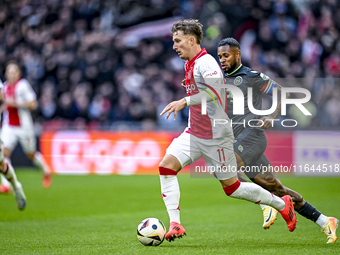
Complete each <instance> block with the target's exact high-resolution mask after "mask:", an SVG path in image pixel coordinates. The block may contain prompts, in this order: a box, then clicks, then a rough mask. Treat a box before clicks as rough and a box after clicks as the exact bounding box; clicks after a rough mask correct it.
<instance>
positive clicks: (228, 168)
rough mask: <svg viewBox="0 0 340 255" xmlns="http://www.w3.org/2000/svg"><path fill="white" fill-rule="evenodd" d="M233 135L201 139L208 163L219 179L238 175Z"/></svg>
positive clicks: (201, 145) (204, 155)
mask: <svg viewBox="0 0 340 255" xmlns="http://www.w3.org/2000/svg"><path fill="white" fill-rule="evenodd" d="M233 140H234V139H233V137H224V138H220V139H212V140H205V139H201V140H200V147H201V149H202V152H203V157H204V159H205V162H206V164H207V165H208V166H209V167H211V169H212V170H213V171H214V175H215V177H216V178H217V179H218V180H220V181H221V180H227V179H231V178H234V177H235V176H237V164H236V158H235V155H234V149H233Z"/></svg>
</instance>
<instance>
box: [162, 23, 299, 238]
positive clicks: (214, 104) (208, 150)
mask: <svg viewBox="0 0 340 255" xmlns="http://www.w3.org/2000/svg"><path fill="white" fill-rule="evenodd" d="M171 31H172V35H173V42H174V45H173V49H174V50H175V51H176V52H177V53H178V55H179V56H180V58H182V59H186V60H187V61H186V64H185V70H186V75H185V85H186V91H187V97H185V98H182V99H181V100H178V101H173V102H171V103H170V104H168V105H167V106H166V107H165V108H164V110H163V111H162V113H161V115H163V114H165V113H167V116H166V118H169V116H170V115H171V113H172V112H173V113H174V120H176V116H177V113H178V111H180V110H182V109H183V108H184V107H185V106H187V105H189V106H190V113H189V114H190V115H189V123H188V127H187V128H186V129H185V131H184V132H183V133H182V134H181V135H180V136H179V137H178V138H175V139H174V140H173V141H172V143H171V144H170V146H169V147H168V149H167V152H166V155H165V156H164V158H163V159H162V161H161V162H160V164H159V173H160V182H161V191H162V197H163V200H164V203H165V206H166V208H167V211H168V214H169V218H170V227H169V232H168V233H167V234H166V236H165V238H166V239H167V240H168V241H173V240H174V239H175V238H180V237H182V236H183V235H185V234H186V231H185V229H184V227H183V226H182V225H181V222H180V213H179V200H180V190H179V184H178V180H177V173H178V172H179V171H180V170H181V169H182V168H183V167H185V166H187V165H190V164H192V163H193V162H195V161H196V160H197V159H199V158H200V157H202V156H203V157H204V159H205V162H206V163H207V165H208V166H210V167H215V168H218V167H220V169H223V167H227V168H228V169H232V170H230V171H229V170H228V171H215V173H214V175H215V177H216V178H217V179H218V180H219V181H220V183H221V185H222V188H223V190H224V192H225V193H226V195H228V196H230V197H234V198H238V199H245V200H248V201H251V202H254V203H260V202H261V204H267V205H270V206H272V207H274V208H276V209H277V210H278V211H279V212H280V213H281V215H282V216H283V218H284V219H285V220H286V223H287V226H288V229H289V231H293V230H294V229H295V226H296V216H295V213H294V207H293V202H292V199H291V197H290V196H285V197H283V198H282V199H281V198H279V197H277V196H275V195H272V194H271V193H269V192H268V191H267V190H265V189H263V188H261V187H260V186H258V185H256V184H253V183H244V182H242V183H241V182H240V181H239V180H238V179H237V171H236V169H237V165H236V159H235V156H234V150H233V140H234V136H233V133H232V128H231V126H230V125H227V124H223V125H214V124H213V123H214V119H228V116H227V114H226V109H225V104H226V90H225V89H224V88H221V87H220V88H219V87H218V86H219V85H220V86H221V85H222V84H223V81H224V80H223V73H222V71H221V69H220V67H219V65H218V63H217V62H216V60H215V59H214V58H213V57H212V56H211V55H209V54H208V53H207V52H206V50H205V49H201V46H200V43H201V40H202V37H203V32H202V24H200V23H199V22H198V20H193V19H187V20H180V21H178V22H176V23H175V24H174V25H173V26H172V29H171ZM208 94H209V95H212V96H207V97H205V98H206V99H205V100H206V102H207V103H206V114H205V115H204V114H203V115H202V114H201V110H202V109H201V102H202V98H203V97H204V96H205V95H208ZM224 169H226V168H224Z"/></svg>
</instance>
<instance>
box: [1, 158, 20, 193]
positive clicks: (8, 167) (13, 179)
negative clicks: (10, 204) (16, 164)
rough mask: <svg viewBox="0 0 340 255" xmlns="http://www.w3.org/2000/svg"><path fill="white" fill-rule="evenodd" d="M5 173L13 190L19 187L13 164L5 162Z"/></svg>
mask: <svg viewBox="0 0 340 255" xmlns="http://www.w3.org/2000/svg"><path fill="white" fill-rule="evenodd" d="M3 173H4V176H5V177H6V179H7V180H8V181H9V182H10V183H11V184H12V186H13V188H14V189H16V188H17V187H18V179H17V176H16V174H15V172H14V168H13V166H12V165H11V163H7V162H5V169H4V170H3Z"/></svg>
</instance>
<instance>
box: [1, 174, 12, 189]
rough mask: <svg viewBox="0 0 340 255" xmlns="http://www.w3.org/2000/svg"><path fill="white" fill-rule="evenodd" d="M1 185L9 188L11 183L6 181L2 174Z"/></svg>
mask: <svg viewBox="0 0 340 255" xmlns="http://www.w3.org/2000/svg"><path fill="white" fill-rule="evenodd" d="M1 184H2V185H4V186H6V187H10V186H11V183H10V182H9V181H8V180H7V179H6V177H5V176H4V175H3V174H2V175H1Z"/></svg>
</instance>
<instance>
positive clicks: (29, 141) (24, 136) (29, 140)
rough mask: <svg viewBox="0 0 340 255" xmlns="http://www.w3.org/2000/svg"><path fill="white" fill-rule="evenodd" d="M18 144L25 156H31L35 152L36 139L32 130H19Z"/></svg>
mask: <svg viewBox="0 0 340 255" xmlns="http://www.w3.org/2000/svg"><path fill="white" fill-rule="evenodd" d="M19 143H20V145H21V147H22V149H23V150H24V152H25V153H26V154H33V153H34V152H35V151H36V149H37V148H36V143H37V140H36V137H35V134H34V132H33V130H23V129H22V130H21V132H20V133H19Z"/></svg>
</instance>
